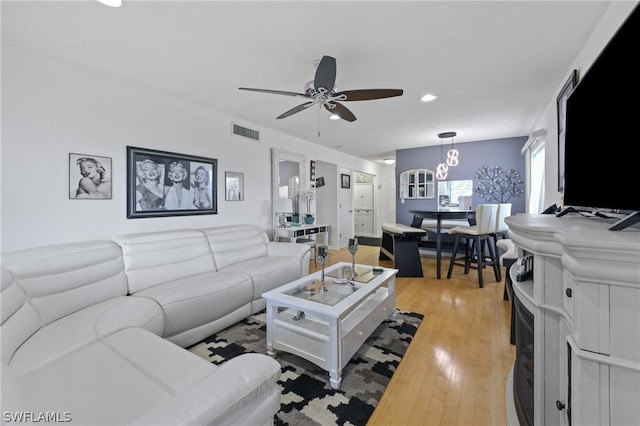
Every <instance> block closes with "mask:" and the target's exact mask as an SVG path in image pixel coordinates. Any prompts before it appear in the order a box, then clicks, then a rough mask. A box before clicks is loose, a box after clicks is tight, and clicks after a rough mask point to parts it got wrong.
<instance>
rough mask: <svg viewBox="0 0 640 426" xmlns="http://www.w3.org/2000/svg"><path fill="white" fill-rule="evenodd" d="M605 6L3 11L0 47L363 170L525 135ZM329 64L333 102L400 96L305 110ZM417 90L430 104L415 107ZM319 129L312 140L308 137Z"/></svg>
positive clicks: (50, 5)
mask: <svg viewBox="0 0 640 426" xmlns="http://www.w3.org/2000/svg"><path fill="white" fill-rule="evenodd" d="M610 3H611V2H610V1H494V2H488V1H443V2H438V1H406V2H403V1H386V2H385V1H257V2H249V1H173V2H170V1H131V0H128V1H127V0H125V4H124V6H123V7H120V8H110V7H107V6H104V5H101V4H100V3H98V2H97V1H92V0H89V1H66V2H60V1H43V2H26V1H15V2H14V1H2V44H3V45H6V44H10V45H16V46H19V47H21V48H25V49H29V50H34V51H36V52H42V53H44V54H46V55H47V56H50V57H53V58H57V59H59V60H62V61H64V62H68V63H71V64H73V65H77V66H79V67H83V68H86V69H90V70H93V71H96V72H99V73H102V74H106V75H109V76H113V77H116V78H118V79H122V80H124V81H127V82H130V83H133V84H136V85H140V86H143V87H146V88H148V89H152V90H156V91H159V92H163V93H165V94H168V95H171V96H174V97H177V98H180V99H183V100H186V101H188V102H193V103H195V104H198V105H201V106H203V107H206V108H210V109H212V110H215V111H218V112H221V113H225V114H229V115H231V116H233V117H236V118H237V119H238V120H236V121H237V122H239V123H240V124H244V125H248V126H249V127H252V128H254V129H257V130H261V129H264V128H270V129H274V130H277V131H279V132H282V133H285V134H290V135H293V136H296V137H299V138H302V139H305V140H308V141H311V142H314V143H318V144H321V145H323V146H327V147H331V148H335V149H339V150H341V151H343V152H346V153H350V154H353V155H355V156H358V157H361V158H366V159H369V160H374V161H377V160H380V159H382V158H384V157H388V156H394V151H395V150H396V149H404V148H415V147H420V146H425V145H433V144H439V143H440V140H439V139H438V137H437V134H438V133H440V132H444V131H455V132H457V133H458V136H457V137H456V138H455V139H454V140H455V142H465V141H475V140H485V139H494V138H504V137H513V136H526V135H529V134H530V133H531V132H532V131H533V130H535V129H533V126H534V123H535V121H536V120H537V119H538V118H539V117H540V116H541V114H542V112H543V110H544V109H545V107H546V106H547V104H548V102H549V100H550V99H551V98H552V97H553V96H554V94H555V92H556V91H557V90H558V87H559V86H560V85H561V83H562V81H563V80H564V79H566V78H567V76H568V75H569V68H570V67H571V64H572V62H573V61H574V59H575V58H576V56H577V54H578V52H579V51H580V50H581V48H582V46H583V45H584V43H585V42H586V40H587V38H588V36H589V35H590V34H591V32H592V30H593V28H594V27H595V25H596V24H597V22H598V21H599V19H600V17H601V16H602V15H603V13H604V12H605V10H606V8H607V7H608V6H609V4H610ZM323 55H329V56H333V57H335V58H336V60H337V82H336V84H337V85H338V88H339V89H341V90H352V89H369V88H397V89H403V90H404V95H403V96H401V97H397V98H389V99H382V100H373V101H360V102H345V106H347V107H348V108H349V109H351V111H352V112H353V113H354V114H355V115H356V117H357V118H358V119H357V121H355V122H353V123H348V122H346V121H342V120H338V121H334V120H329V119H328V116H329V113H328V112H327V111H326V110H325V109H319V108H312V109H311V110H306V111H302V112H300V113H298V114H295V115H293V116H291V117H288V118H285V119H281V120H276V117H277V116H278V115H280V114H281V113H283V112H285V111H287V110H289V109H291V108H293V107H294V106H296V105H298V104H301V103H303V102H304V100H303V99H299V98H295V97H288V96H280V95H273V94H262V93H255V92H246V91H240V90H238V87H242V86H244V87H257V88H265V89H275V90H284V91H292V92H303V91H304V85H305V83H307V82H308V81H309V80H312V79H313V75H314V66H313V61H314V60H316V59H319V58H320V57H322V56H323ZM427 92H431V93H434V94H436V95H437V96H438V99H437V100H436V101H434V102H431V103H423V102H420V97H421V96H422V95H424V94H425V93H427ZM318 130H319V131H320V136H318Z"/></svg>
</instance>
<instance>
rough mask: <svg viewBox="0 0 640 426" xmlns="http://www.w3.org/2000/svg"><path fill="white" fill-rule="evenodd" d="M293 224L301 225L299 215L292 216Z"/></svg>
mask: <svg viewBox="0 0 640 426" xmlns="http://www.w3.org/2000/svg"><path fill="white" fill-rule="evenodd" d="M291 223H300V216H299V215H297V214H294V215H291Z"/></svg>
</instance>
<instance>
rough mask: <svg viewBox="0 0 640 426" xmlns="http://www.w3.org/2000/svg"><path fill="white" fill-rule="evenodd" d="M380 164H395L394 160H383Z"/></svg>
mask: <svg viewBox="0 0 640 426" xmlns="http://www.w3.org/2000/svg"><path fill="white" fill-rule="evenodd" d="M382 162H383V163H384V164H395V162H396V159H395V158H385V159H383V160H382Z"/></svg>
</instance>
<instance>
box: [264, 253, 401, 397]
mask: <svg viewBox="0 0 640 426" xmlns="http://www.w3.org/2000/svg"><path fill="white" fill-rule="evenodd" d="M349 266H351V263H347V262H340V263H337V264H335V265H332V266H330V267H327V268H326V269H325V287H326V290H325V291H321V271H318V272H315V273H313V274H310V275H307V276H305V277H302V278H300V279H299V280H296V281H293V282H291V283H289V284H285V285H283V286H281V287H278V288H276V289H273V290H271V291H268V292H266V293H263V294H262V296H263V297H264V298H265V299H266V301H267V353H268V354H269V355H271V356H275V354H276V351H277V350H281V351H285V352H289V353H292V354H295V355H298V356H300V357H302V358H304V359H306V360H308V361H311V362H313V363H314V364H316V365H318V366H319V367H321V368H323V369H324V370H326V371H328V372H329V380H330V382H331V387H332V388H334V389H338V388H339V387H340V383H341V382H342V369H343V368H344V366H345V365H346V364H347V363H348V362H349V360H350V359H351V357H352V356H353V355H354V354H355V353H356V351H357V350H358V349H359V348H360V346H362V344H363V343H364V341H365V340H366V339H367V338H368V337H369V336H370V335H371V333H373V331H374V330H375V329H376V328H377V327H378V326H379V325H380V324H381V323H382V322H383V321H384V320H385V319H387V318H390V319H393V318H394V317H395V307H396V274H397V273H398V270H397V269H390V268H382V273H380V274H377V275H373V273H372V268H373V267H372V266H367V265H356V270H357V271H358V272H359V273H358V276H357V277H356V279H355V280H352V281H350V282H349V283H346V284H337V283H334V280H335V279H336V278H339V277H340V276H341V271H342V270H343V268H345V267H349ZM358 280H360V281H367V282H359V281H358Z"/></svg>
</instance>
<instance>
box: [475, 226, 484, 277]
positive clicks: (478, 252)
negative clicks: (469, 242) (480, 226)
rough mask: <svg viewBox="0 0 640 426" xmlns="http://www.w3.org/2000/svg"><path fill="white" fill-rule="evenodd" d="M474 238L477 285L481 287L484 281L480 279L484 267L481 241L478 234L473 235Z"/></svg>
mask: <svg viewBox="0 0 640 426" xmlns="http://www.w3.org/2000/svg"><path fill="white" fill-rule="evenodd" d="M474 239H475V243H474V244H475V246H476V257H477V259H478V285H479V286H480V288H483V287H484V282H483V281H482V272H483V269H484V259H483V258H482V241H481V240H480V237H478V236H476V237H474Z"/></svg>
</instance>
